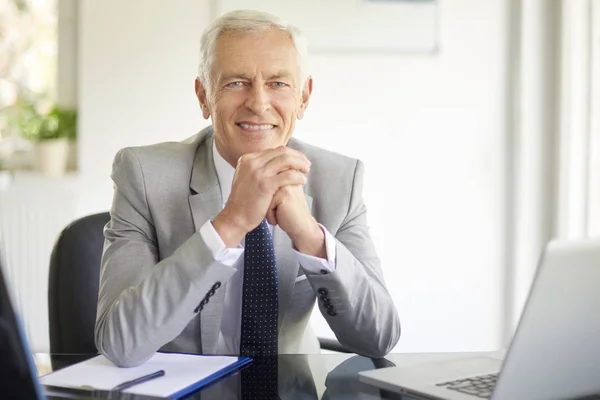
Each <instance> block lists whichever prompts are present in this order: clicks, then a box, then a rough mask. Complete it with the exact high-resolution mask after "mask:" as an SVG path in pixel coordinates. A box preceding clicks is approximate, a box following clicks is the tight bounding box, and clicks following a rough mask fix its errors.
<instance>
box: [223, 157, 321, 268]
mask: <svg viewBox="0 0 600 400" xmlns="http://www.w3.org/2000/svg"><path fill="white" fill-rule="evenodd" d="M310 165H311V163H310V161H309V160H308V159H307V158H306V156H305V155H304V154H302V153H301V152H299V151H297V150H294V149H291V148H289V147H285V146H280V147H277V148H275V149H269V150H264V151H258V152H254V153H248V154H244V155H243V156H241V157H240V158H239V160H238V163H237V167H236V169H235V174H234V177H233V184H232V187H231V194H230V195H229V199H228V200H227V204H226V206H225V208H224V209H223V210H222V211H221V212H220V213H219V215H217V216H216V217H215V219H214V221H213V226H214V228H215V230H216V231H217V233H218V234H219V235H220V236H221V239H222V240H223V242H224V243H225V245H226V246H227V247H229V248H233V247H237V246H238V245H239V244H240V243H241V241H242V239H243V237H244V236H245V235H246V233H248V232H250V231H252V230H253V229H254V228H256V227H257V226H258V225H259V224H260V223H261V222H262V220H263V219H265V218H267V221H268V222H269V223H270V224H271V225H279V227H280V228H281V229H282V230H284V231H285V232H286V233H287V234H288V236H289V237H290V238H291V239H292V243H293V245H294V247H295V248H296V249H297V250H298V251H300V252H301V253H304V254H308V255H313V256H316V257H321V258H326V252H325V235H324V234H323V231H322V230H321V228H320V227H319V225H318V224H317V221H316V220H315V219H314V218H313V216H312V215H311V214H310V210H309V208H308V205H307V203H306V199H305V198H304V191H303V190H302V187H303V186H304V184H305V183H306V174H307V173H308V171H310Z"/></svg>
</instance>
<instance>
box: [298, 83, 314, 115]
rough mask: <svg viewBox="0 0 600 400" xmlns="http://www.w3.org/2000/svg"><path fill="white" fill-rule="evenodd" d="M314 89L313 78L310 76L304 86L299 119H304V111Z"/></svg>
mask: <svg viewBox="0 0 600 400" xmlns="http://www.w3.org/2000/svg"><path fill="white" fill-rule="evenodd" d="M312 89H313V79H312V76H309V77H308V78H307V79H306V81H305V82H304V86H303V87H302V103H301V104H300V109H299V110H298V119H302V117H304V111H305V110H306V108H307V107H308V101H309V100H310V95H311V94H312Z"/></svg>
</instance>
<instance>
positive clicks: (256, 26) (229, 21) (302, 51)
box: [198, 10, 308, 90]
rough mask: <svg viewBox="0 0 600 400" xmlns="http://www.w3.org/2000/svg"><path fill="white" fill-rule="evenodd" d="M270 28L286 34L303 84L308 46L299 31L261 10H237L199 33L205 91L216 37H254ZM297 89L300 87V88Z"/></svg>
mask: <svg viewBox="0 0 600 400" xmlns="http://www.w3.org/2000/svg"><path fill="white" fill-rule="evenodd" d="M269 28H278V29H281V30H282V31H284V32H287V33H288V34H289V36H290V38H291V39H292V43H293V44H294V47H295V48H296V51H297V52H298V67H299V68H300V76H301V79H302V83H304V80H305V79H306V78H307V77H308V71H307V70H308V45H307V41H306V39H305V38H304V36H302V33H301V32H300V30H299V29H298V28H296V27H295V26H293V25H290V24H288V23H287V22H285V21H283V20H282V19H280V18H278V17H276V16H274V15H271V14H269V13H266V12H262V11H254V10H236V11H231V12H228V13H226V14H224V15H222V16H221V17H219V18H217V19H216V20H215V21H213V22H212V23H211V24H210V25H209V26H208V27H207V28H206V30H205V31H204V33H203V34H202V39H201V40H200V62H199V64H198V78H199V79H200V82H202V84H203V85H204V87H205V88H206V89H207V90H210V85H211V82H210V69H211V67H212V64H213V62H214V54H215V47H216V43H217V39H218V38H219V36H220V35H221V34H223V33H225V32H231V33H238V34H253V33H259V32H262V31H265V30H267V29H269ZM300 90H302V89H301V87H300Z"/></svg>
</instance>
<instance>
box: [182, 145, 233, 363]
mask: <svg viewBox="0 0 600 400" xmlns="http://www.w3.org/2000/svg"><path fill="white" fill-rule="evenodd" d="M212 141H213V138H212V137H207V138H206V139H205V140H203V141H202V142H201V143H200V145H199V146H198V149H197V150H196V157H195V159H194V166H193V169H192V176H191V179H190V192H191V194H190V196H189V199H188V200H189V204H190V210H191V213H192V218H193V220H194V228H195V231H196V232H197V231H198V230H199V229H200V228H201V227H202V225H204V224H205V223H206V221H208V220H209V219H212V218H214V217H215V216H216V215H217V214H218V213H219V212H220V211H221V208H222V206H223V199H222V197H221V188H220V186H219V179H218V177H217V172H216V170H215V163H214V161H213V154H212ZM224 295H225V291H224V290H219V291H217V293H216V294H215V295H214V296H213V298H212V301H211V302H210V305H211V306H210V307H206V309H205V310H204V311H203V312H201V313H200V335H201V340H202V351H203V352H207V353H208V352H214V351H215V350H216V345H217V340H218V335H219V328H220V326H221V316H222V314H223V302H224V301H223V300H224Z"/></svg>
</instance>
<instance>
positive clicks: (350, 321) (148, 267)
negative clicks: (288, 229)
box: [95, 127, 400, 366]
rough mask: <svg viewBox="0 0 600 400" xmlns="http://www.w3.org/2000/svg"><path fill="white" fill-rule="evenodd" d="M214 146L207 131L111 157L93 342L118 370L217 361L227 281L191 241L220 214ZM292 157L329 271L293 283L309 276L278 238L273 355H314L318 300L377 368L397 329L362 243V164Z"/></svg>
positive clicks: (312, 155) (332, 156)
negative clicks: (328, 250) (171, 361)
mask: <svg viewBox="0 0 600 400" xmlns="http://www.w3.org/2000/svg"><path fill="white" fill-rule="evenodd" d="M212 140H213V137H212V128H210V127H209V128H206V129H204V130H203V131H201V132H200V133H198V134H197V135H196V136H195V137H193V138H191V139H188V140H187V141H184V142H177V143H175V142H171V143H161V144H156V145H151V146H144V147H135V148H125V149H122V150H120V151H119V152H118V153H117V155H116V157H115V160H114V165H113V172H112V179H113V181H114V185H115V192H114V199H113V204H112V209H111V221H110V222H109V223H108V225H107V226H106V229H105V232H104V234H105V238H106V240H105V245H104V253H103V256H102V267H101V274H100V288H99V294H98V313H97V319H96V330H95V334H96V345H97V347H98V350H99V351H100V352H101V353H102V354H104V355H105V356H106V357H107V358H108V359H110V360H111V361H113V362H114V363H115V364H117V365H120V366H134V365H137V364H140V363H142V362H144V361H146V360H147V359H148V358H150V357H151V356H152V355H153V354H154V352H155V351H157V350H165V351H177V352H187V353H204V354H214V353H215V352H216V349H217V340H218V336H219V331H220V328H221V316H222V309H223V301H224V294H225V291H224V290H223V287H224V286H225V285H226V284H227V280H228V279H229V278H230V277H231V275H232V274H233V273H234V271H235V269H234V268H232V267H228V266H226V265H223V264H221V263H219V262H217V261H216V260H215V259H214V258H213V256H212V253H211V251H210V250H209V249H208V247H207V245H206V243H205V242H204V241H203V240H202V237H201V235H200V234H199V233H198V230H199V229H200V227H201V226H202V225H203V224H204V223H206V221H208V220H209V219H212V218H214V217H215V216H216V215H217V214H218V213H219V212H220V211H221V208H222V204H223V199H222V198H221V190H220V187H219V181H218V178H217V174H216V171H215V167H214V161H213V156H212ZM288 146H289V147H292V148H294V149H297V150H299V151H301V152H302V153H304V154H305V155H306V156H307V157H308V159H309V160H310V161H311V163H312V165H311V170H310V173H309V175H308V183H307V184H306V185H305V194H306V199H307V202H308V205H309V207H310V208H311V212H312V214H313V216H314V217H315V219H316V220H317V221H318V222H319V223H321V224H322V225H323V226H325V227H326V228H327V230H328V231H329V232H330V233H331V234H332V235H333V236H334V237H335V239H336V270H335V272H334V273H326V271H321V272H322V274H312V273H307V274H306V278H307V279H300V280H297V279H296V278H297V276H299V275H302V274H305V272H304V270H303V268H302V267H301V266H299V264H298V260H297V257H296V256H295V254H294V252H293V249H292V244H291V240H290V238H289V237H288V235H287V234H286V233H285V232H284V231H283V230H281V229H280V228H279V227H275V229H274V232H273V238H274V243H275V257H276V260H277V274H278V279H279V320H278V321H279V352H280V353H315V352H318V351H319V344H318V341H317V338H316V336H315V334H314V333H313V332H312V330H311V328H310V324H309V320H310V315H311V312H312V310H313V306H314V302H315V299H318V304H319V309H320V310H321V313H322V314H323V316H324V317H325V319H326V320H327V322H328V323H329V326H330V327H331V329H332V330H333V332H334V333H335V335H336V337H337V338H338V340H339V341H340V342H341V343H342V344H343V345H345V346H347V347H348V348H349V349H351V350H352V351H355V352H356V353H358V354H361V355H366V356H369V357H381V356H383V355H385V354H387V353H388V352H389V351H390V350H391V349H392V348H393V347H394V346H395V344H396V343H397V341H398V339H399V337H400V322H399V318H398V314H397V312H396V309H395V307H394V304H393V302H392V299H391V297H390V295H389V293H388V291H387V289H386V287H385V283H384V281H383V276H382V273H381V267H380V263H379V259H378V258H377V254H376V253H375V248H374V246H373V243H372V241H371V238H370V237H369V232H368V227H367V220H366V208H365V205H364V203H363V200H362V179H363V166H362V163H361V162H360V161H358V160H354V159H351V158H348V157H344V156H341V155H339V154H336V153H332V152H329V151H325V150H322V149H318V148H316V147H313V146H310V145H307V144H305V143H302V142H300V141H297V140H294V139H292V140H290V142H289V144H288ZM203 300H204V303H205V305H204V306H203V307H201V310H199V309H198V306H199V304H200V303H201V302H202V301H203ZM327 307H329V308H327Z"/></svg>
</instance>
